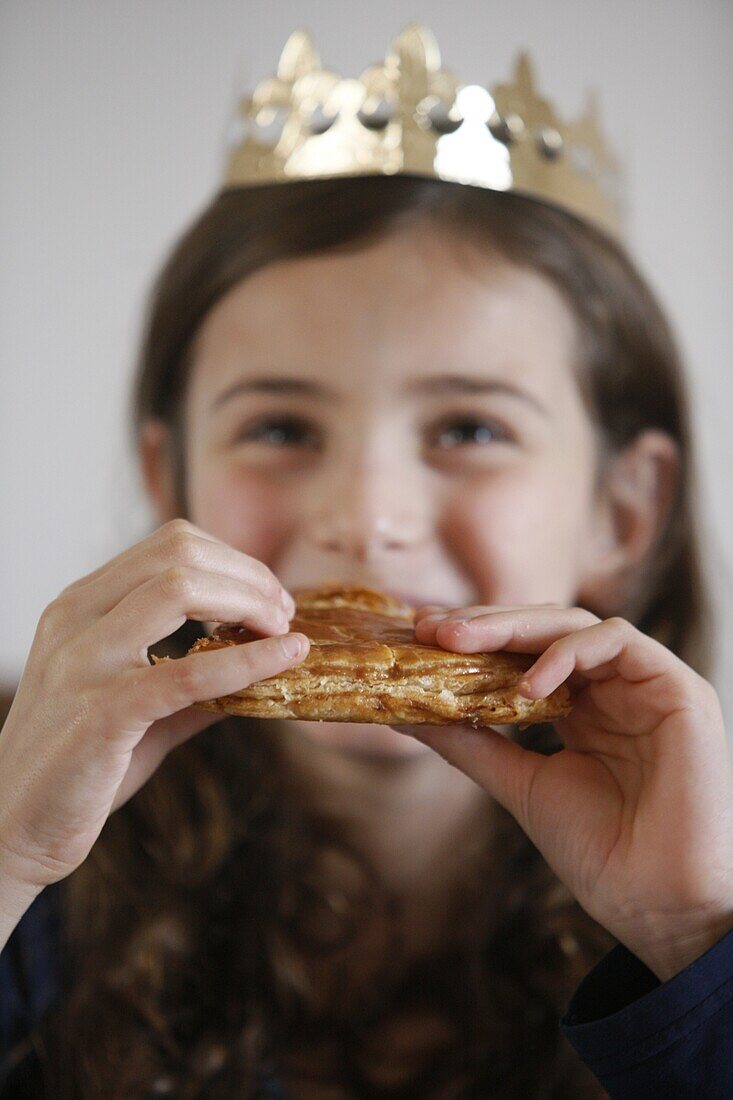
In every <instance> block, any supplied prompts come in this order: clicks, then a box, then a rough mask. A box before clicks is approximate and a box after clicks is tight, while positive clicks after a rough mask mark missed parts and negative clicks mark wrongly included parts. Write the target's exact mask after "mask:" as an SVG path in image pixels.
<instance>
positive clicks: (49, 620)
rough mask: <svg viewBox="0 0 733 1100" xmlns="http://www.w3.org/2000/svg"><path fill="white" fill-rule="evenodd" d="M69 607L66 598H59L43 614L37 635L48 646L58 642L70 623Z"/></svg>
mask: <svg viewBox="0 0 733 1100" xmlns="http://www.w3.org/2000/svg"><path fill="white" fill-rule="evenodd" d="M68 616H69V607H68V601H67V599H66V598H65V597H62V596H58V597H57V598H56V599H55V600H52V601H51V603H50V604H48V606H47V607H45V608H44V609H43V611H42V612H41V617H40V619H39V620H38V629H37V635H38V637H39V638H40V640H41V641H42V642H44V643H46V644H53V643H55V642H56V641H58V639H59V637H60V635H61V632H62V628H63V627H64V625H65V624H66V623H67V621H68Z"/></svg>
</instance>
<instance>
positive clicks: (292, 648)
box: [280, 634, 305, 657]
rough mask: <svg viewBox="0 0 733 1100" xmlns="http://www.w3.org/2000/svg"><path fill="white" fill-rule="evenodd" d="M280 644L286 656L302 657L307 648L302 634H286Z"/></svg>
mask: <svg viewBox="0 0 733 1100" xmlns="http://www.w3.org/2000/svg"><path fill="white" fill-rule="evenodd" d="M280 646H281V648H282V651H283V653H284V654H285V656H286V657H300V655H301V653H303V651H304V650H305V642H304V640H303V638H302V637H301V635H300V634H286V635H285V637H284V638H281V640H280Z"/></svg>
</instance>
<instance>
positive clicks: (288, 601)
mask: <svg viewBox="0 0 733 1100" xmlns="http://www.w3.org/2000/svg"><path fill="white" fill-rule="evenodd" d="M280 599H281V601H282V605H283V607H284V608H285V612H286V614H287V616H288V618H289V619H290V618H291V617H292V616H293V615H294V614H295V600H294V599H293V597H292V596H291V595H290V593H289V592H286V591H285V589H283V591H282V592H281V593H280Z"/></svg>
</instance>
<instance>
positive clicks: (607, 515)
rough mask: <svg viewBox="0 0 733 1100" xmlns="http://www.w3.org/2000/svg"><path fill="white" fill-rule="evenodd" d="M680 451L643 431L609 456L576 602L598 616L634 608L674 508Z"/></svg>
mask: <svg viewBox="0 0 733 1100" xmlns="http://www.w3.org/2000/svg"><path fill="white" fill-rule="evenodd" d="M678 483H679V450H678V447H677V444H676V443H675V441H674V440H673V439H672V437H671V436H669V435H667V433H666V432H663V431H659V430H657V429H647V430H646V431H643V432H641V433H640V434H639V435H638V436H637V437H636V438H635V439H634V440H633V441H632V442H631V443H629V444H628V445H627V446H626V447H625V448H624V450H623V451H621V452H620V453H619V454H618V455H616V456H614V458H613V459H612V460H611V463H610V467H609V469H608V470H607V471H606V474H605V477H604V480H603V484H602V485H601V486H600V488H599V490H598V493H599V496H598V501H597V512H596V516H595V523H594V529H593V532H592V535H591V538H590V539H589V551H588V555H587V558H586V562H585V575H584V577H583V579H582V582H581V585H580V592H579V602H580V603H581V604H582V605H583V606H585V607H588V608H592V610H593V611H595V613H596V614H598V615H601V616H607V615H613V614H616V613H617V611H618V608H620V607H623V606H625V605H626V606H633V601H634V597H635V595H636V591H637V587H638V585H639V583H640V576H641V573H642V570H643V565H644V563H645V562H646V561H647V560H648V559H649V558H650V557H651V556H652V555H653V553H654V549H655V547H656V545H657V543H658V541H659V539H660V538H661V536H662V534H663V532H664V529H665V527H666V525H667V521H668V519H669V516H670V512H671V510H672V507H673V505H674V501H675V498H676V495H677V487H678Z"/></svg>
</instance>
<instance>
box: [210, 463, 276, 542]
mask: <svg viewBox="0 0 733 1100" xmlns="http://www.w3.org/2000/svg"><path fill="white" fill-rule="evenodd" d="M281 495H282V494H281V493H280V492H279V491H278V489H277V487H276V486H274V485H273V482H272V480H271V479H270V478H267V477H263V476H262V475H259V474H253V473H252V471H251V470H248V471H246V472H245V471H242V470H237V469H236V468H235V467H228V468H227V467H224V466H221V467H218V468H213V467H211V468H210V469H208V470H205V471H201V473H200V474H199V476H198V478H196V479H193V480H192V483H191V485H190V486H189V507H190V513H191V514H190V517H189V518H190V520H191V522H192V523H195V524H197V525H198V526H199V527H201V528H203V530H204V531H208V532H209V533H210V534H212V535H215V536H216V538H218V539H222V541H223V542H226V543H228V544H229V545H230V546H233V547H235V548H236V549H237V550H241V551H242V552H243V553H245V554H249V555H250V556H251V557H253V558H258V559H259V560H260V561H264V562H268V563H269V562H271V561H273V560H274V559H275V557H276V556H277V553H278V551H279V549H280V547H281V546H282V544H283V543H284V541H285V540H286V538H287V529H288V515H289V512H288V509H287V507H286V506H285V502H284V501H282V500H281V499H280V497H281Z"/></svg>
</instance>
